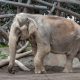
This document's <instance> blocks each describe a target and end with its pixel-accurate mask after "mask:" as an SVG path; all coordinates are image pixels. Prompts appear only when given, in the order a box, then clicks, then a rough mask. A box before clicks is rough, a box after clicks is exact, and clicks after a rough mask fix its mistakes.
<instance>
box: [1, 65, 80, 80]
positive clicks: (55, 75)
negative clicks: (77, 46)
mask: <svg viewBox="0 0 80 80" xmlns="http://www.w3.org/2000/svg"><path fill="white" fill-rule="evenodd" d="M15 68H16V73H15V74H9V73H8V71H7V67H4V68H1V69H0V80H80V69H74V73H62V70H63V68H61V67H56V66H55V67H50V66H46V69H47V74H34V71H33V68H31V71H30V72H27V71H26V72H24V71H21V70H20V69H19V68H18V67H15Z"/></svg>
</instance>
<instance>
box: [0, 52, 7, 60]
mask: <svg viewBox="0 0 80 80" xmlns="http://www.w3.org/2000/svg"><path fill="white" fill-rule="evenodd" d="M7 57H8V54H6V53H5V52H3V51H0V59H6V58H7Z"/></svg>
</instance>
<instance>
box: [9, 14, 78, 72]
mask: <svg viewBox="0 0 80 80" xmlns="http://www.w3.org/2000/svg"><path fill="white" fill-rule="evenodd" d="M20 39H21V40H26V39H29V41H30V43H31V45H32V50H33V54H34V55H35V57H34V66H35V73H42V72H46V71H45V68H44V66H43V60H44V57H45V56H46V55H47V54H48V53H49V52H53V53H55V54H65V55H66V57H67V62H66V65H65V68H64V71H63V72H72V61H73V58H74V57H76V56H78V58H79V48H80V26H79V25H78V24H77V23H75V22H72V21H70V20H67V19H65V18H63V17H58V16H43V15H33V14H26V13H20V14H17V15H16V17H15V18H14V20H13V23H12V26H11V29H10V35H9V50H10V61H9V66H8V71H9V72H10V73H13V66H14V60H15V55H16V47H17V42H18V41H19V40H20Z"/></svg>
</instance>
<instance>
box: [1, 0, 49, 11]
mask: <svg viewBox="0 0 80 80" xmlns="http://www.w3.org/2000/svg"><path fill="white" fill-rule="evenodd" d="M0 3H6V4H11V5H15V6H21V7H26V8H33V9H38V10H39V9H40V10H41V9H42V10H47V7H46V6H38V5H28V4H24V3H20V2H13V1H3V0H0Z"/></svg>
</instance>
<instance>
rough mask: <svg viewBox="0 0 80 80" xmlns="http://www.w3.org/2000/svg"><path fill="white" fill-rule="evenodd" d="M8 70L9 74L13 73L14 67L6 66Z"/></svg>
mask: <svg viewBox="0 0 80 80" xmlns="http://www.w3.org/2000/svg"><path fill="white" fill-rule="evenodd" d="M8 72H9V73H11V74H15V69H14V68H13V67H12V66H8Z"/></svg>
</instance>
